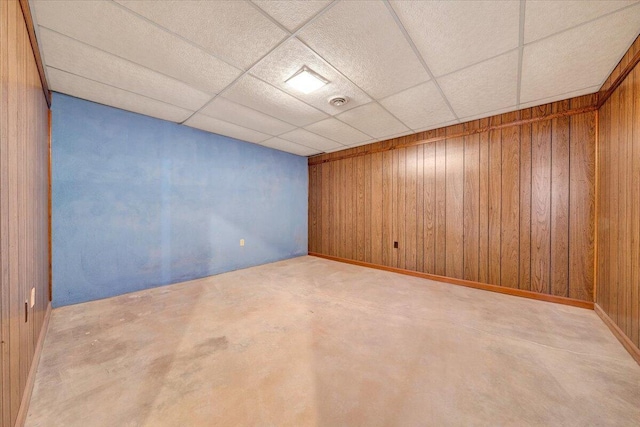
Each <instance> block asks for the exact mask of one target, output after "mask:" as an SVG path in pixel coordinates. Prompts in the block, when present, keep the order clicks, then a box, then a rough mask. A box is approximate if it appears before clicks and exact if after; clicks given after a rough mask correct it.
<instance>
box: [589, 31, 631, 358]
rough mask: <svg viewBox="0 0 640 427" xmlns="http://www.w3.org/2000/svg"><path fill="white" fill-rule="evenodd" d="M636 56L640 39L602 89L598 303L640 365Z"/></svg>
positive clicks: (599, 144)
mask: <svg viewBox="0 0 640 427" xmlns="http://www.w3.org/2000/svg"><path fill="white" fill-rule="evenodd" d="M639 56H640V39H638V40H636V42H635V43H634V44H633V45H632V46H631V48H630V49H629V51H628V52H627V54H626V55H625V56H624V58H623V59H622V60H621V61H620V63H619V64H618V66H617V67H616V69H615V70H614V72H613V73H612V74H611V77H609V79H608V80H607V82H606V83H605V85H604V86H603V87H602V90H601V96H602V97H603V103H602V106H601V107H600V110H599V113H598V114H599V142H598V160H599V161H598V187H599V191H598V245H597V251H598V262H597V281H598V292H597V298H596V303H597V304H598V305H599V306H600V308H601V309H602V310H603V311H604V312H605V313H606V314H607V315H608V316H609V318H610V319H611V320H612V321H613V322H614V323H615V324H616V325H617V326H618V328H619V331H620V332H621V333H622V334H624V335H625V336H626V337H627V338H628V339H629V340H630V342H631V343H632V344H633V346H635V349H636V355H637V356H636V357H637V358H638V362H639V363H640V350H638V349H639V348H640V67H639V66H637V65H636V64H637V61H638V57H639ZM611 89H614V90H613V91H611ZM608 92H609V93H610V96H609V97H608V98H606V96H608ZM632 354H633V352H632Z"/></svg>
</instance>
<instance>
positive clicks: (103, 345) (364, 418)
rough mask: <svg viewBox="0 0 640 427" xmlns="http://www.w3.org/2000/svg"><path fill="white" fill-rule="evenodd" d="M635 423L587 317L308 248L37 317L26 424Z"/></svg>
mask: <svg viewBox="0 0 640 427" xmlns="http://www.w3.org/2000/svg"><path fill="white" fill-rule="evenodd" d="M213 425H215V426H240V425H260V426H271V425H274V426H275V425H277V426H286V425H290V426H308V425H312V426H313V425H321V426H382V425H385V426H391V425H399V426H400V425H402V426H448V425H452V426H453V425H461V426H470V425H487V426H496V425H513V426H527V425H561V426H587V425H598V426H600V425H616V426H623V425H629V426H638V425H640V366H638V365H637V364H636V363H635V362H634V361H633V359H632V358H631V357H630V356H629V355H628V354H627V353H626V351H625V350H624V348H623V347H622V346H621V345H620V344H619V343H618V341H617V340H616V339H615V338H614V337H613V335H612V334H611V333H610V332H609V330H608V329H607V327H606V326H605V325H604V324H603V323H602V322H601V321H600V319H599V318H598V317H597V316H596V314H595V313H594V312H593V311H590V310H584V309H579V308H573V307H566V306H562V305H557V304H551V303H545V302H539V301H532V300H527V299H524V298H518V297H512V296H507V295H501V294H495V293H491V292H485V291H480V290H475V289H469V288H464V287H459V286H454V285H449V284H443V283H437V282H432V281H429V280H424V279H418V278H413V277H408V276H402V275H398V274H394V273H388V272H383V271H377V270H372V269H367V268H362V267H356V266H352V265H347V264H341V263H337V262H332V261H327V260H323V259H319V258H313V257H301V258H295V259H291V260H287V261H282V262H277V263H274V264H268V265H264V266H260V267H254V268H250V269H246V270H241V271H236V272H231V273H227V274H222V275H219V276H214V277H209V278H206V279H200V280H195V281H192V282H187V283H181V284H177V285H172V286H167V287H162V288H156V289H152V290H147V291H142V292H138V293H134V294H128V295H123V296H119V297H115V298H110V299H106V300H102V301H95V302H90V303H85V304H79V305H75V306H70V307H64V308H60V309H56V310H54V311H53V314H52V319H51V323H50V327H49V332H48V335H47V337H46V341H45V344H44V352H43V355H42V359H41V362H40V367H39V369H38V373H37V378H36V384H35V389H34V393H33V398H32V401H31V407H30V410H29V414H28V419H27V426H83V427H86V426H109V427H113V426H213Z"/></svg>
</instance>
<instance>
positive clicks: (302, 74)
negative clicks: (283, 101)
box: [285, 67, 329, 94]
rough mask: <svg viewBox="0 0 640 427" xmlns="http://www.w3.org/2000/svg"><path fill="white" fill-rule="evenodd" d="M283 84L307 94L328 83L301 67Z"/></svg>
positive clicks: (306, 68) (316, 74) (308, 69)
mask: <svg viewBox="0 0 640 427" xmlns="http://www.w3.org/2000/svg"><path fill="white" fill-rule="evenodd" d="M285 83H287V84H288V85H289V86H291V87H292V88H294V89H296V90H299V91H300V92H302V93H304V94H307V93H311V92H313V91H315V90H318V89H320V88H321V87H322V86H324V85H326V84H327V83H329V81H328V80H327V79H325V78H324V77H322V76H321V75H319V74H318V73H316V72H315V71H313V70H311V69H310V68H308V67H302V68H301V69H300V70H299V71H298V72H296V73H295V74H294V75H293V76H291V77H289V79H288V80H286V81H285Z"/></svg>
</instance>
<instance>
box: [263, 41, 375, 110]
mask: <svg viewBox="0 0 640 427" xmlns="http://www.w3.org/2000/svg"><path fill="white" fill-rule="evenodd" d="M303 65H306V66H307V67H309V68H311V69H312V70H313V71H315V72H316V73H318V74H320V75H321V76H322V77H324V78H325V79H327V80H329V83H328V84H327V85H325V86H323V87H321V88H320V89H318V90H316V91H314V92H311V93H309V94H304V93H302V92H300V91H297V90H295V89H294V88H292V87H291V86H289V85H288V84H286V83H285V81H286V80H287V79H289V78H290V77H291V76H292V75H294V74H295V73H296V72H297V71H298V70H300V68H302V66H303ZM250 72H251V74H253V75H255V76H257V77H259V78H261V79H262V80H264V81H267V82H269V83H271V84H272V85H274V86H276V87H278V88H280V89H282V90H283V91H285V92H287V93H289V94H291V95H293V96H296V97H298V98H300V99H302V100H304V101H305V102H306V103H308V104H311V105H313V106H314V107H316V108H318V109H320V110H322V111H324V112H325V113H328V114H332V115H333V114H337V113H340V112H342V111H344V110H345V108H353V107H357V106H358V105H361V104H366V103H368V102H371V98H369V97H368V96H367V94H365V93H364V92H363V91H362V90H361V89H360V88H358V87H357V86H356V85H354V84H353V83H351V82H350V81H349V80H348V79H346V78H345V77H343V76H342V75H341V74H340V73H338V72H337V71H336V70H335V69H334V68H333V67H331V66H330V65H329V64H327V63H326V62H325V61H324V60H323V59H322V58H320V57H318V55H316V54H315V53H314V52H313V51H312V50H311V49H309V48H308V47H307V46H305V45H304V43H302V42H301V41H300V40H298V39H296V38H293V39H291V40H288V41H287V42H285V43H283V44H282V46H280V47H278V48H277V49H276V50H274V51H273V52H272V53H271V54H269V55H268V56H267V57H266V58H265V59H263V60H262V61H260V62H259V63H258V64H257V65H256V66H255V67H253V68H252V69H251V71H250ZM338 95H339V96H346V97H348V98H349V103H348V104H346V105H345V106H344V107H342V108H337V107H334V106H333V105H330V104H329V102H328V101H329V99H331V98H333V97H335V96H338Z"/></svg>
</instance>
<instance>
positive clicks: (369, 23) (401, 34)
mask: <svg viewBox="0 0 640 427" xmlns="http://www.w3.org/2000/svg"><path fill="white" fill-rule="evenodd" d="M30 3H31V9H32V14H33V17H34V23H35V27H36V34H37V37H38V42H39V44H40V48H41V50H42V56H43V60H44V63H45V72H46V74H47V78H48V81H49V85H50V87H51V89H52V90H54V91H58V92H62V93H66V94H69V95H73V96H76V97H79V98H83V99H88V100H90V101H95V102H98V103H101V104H106V105H110V106H113V107H117V108H122V109H125V110H129V111H134V112H137V113H141V114H146V115H148V116H152V117H158V118H161V119H164V120H169V121H173V122H176V123H182V124H184V125H186V126H191V127H195V128H198V129H203V130H205V131H208V132H213V133H217V134H221V135H226V136H230V137H233V138H237V139H240V140H244V141H249V142H252V143H256V144H260V145H264V146H267V147H271V148H275V149H278V150H282V151H287V152H290V153H294V154H298V155H301V156H309V155H314V154H318V153H322V152H331V151H336V150H341V149H345V148H347V147H353V146H359V145H362V144H366V143H370V142H374V141H379V140H384V139H387V138H390V137H395V136H401V135H407V134H411V133H414V132H418V131H423V130H428V129H434V128H437V127H441V126H445V125H449V124H454V123H461V122H464V121H467V120H471V119H475V118H480V117H487V116H490V115H493V114H497V113H501V112H506V111H513V110H517V109H519V108H525V107H531V106H535V105H540V104H544V103H547V102H552V101H555V100H559V99H565V98H568V97H573V96H579V95H584V94H588V93H593V92H595V91H597V90H598V88H599V87H600V86H601V85H602V83H603V82H604V80H605V79H606V78H607V77H608V75H609V74H610V72H611V71H612V69H613V68H614V67H615V66H616V64H617V63H618V61H619V60H620V58H621V57H622V55H623V54H624V53H625V52H626V50H627V49H628V47H629V46H630V45H631V43H632V42H633V41H634V40H635V38H636V37H637V36H638V34H639V33H640V0H629V1H613V0H609V1H606V0H605V1H586V0H577V1H568V0H561V1H538V0H504V1H501V0H494V1H473V2H469V1H408V0H390V1H387V0H377V1H349V0H336V1H331V0H307V1H294V0H283V1H278V0H254V1H243V0H230V1H219V0H216V1H185V0H183V1H169V0H164V1H148V0H147V1H144V0H142V1H140V0H115V1H111V0H95V1H78V0H71V1H55V0H30ZM303 65H306V66H308V67H309V68H311V69H313V70H314V71H316V72H317V73H319V74H320V75H322V76H323V77H325V78H326V79H327V80H329V82H330V83H329V84H328V85H326V86H324V87H323V88H321V89H319V90H318V91H316V92H313V93H311V94H307V95H305V94H303V93H301V92H297V91H296V90H295V89H293V88H291V87H289V86H287V85H286V84H285V83H284V82H285V80H287V79H288V78H289V77H291V75H293V74H294V73H295V72H296V71H297V70H299V69H300V68H301V67H302V66H303ZM338 95H339V96H346V97H348V98H349V99H350V102H349V103H347V104H346V105H345V106H343V107H334V106H332V105H330V104H329V103H328V100H329V99H330V98H332V97H334V96H338Z"/></svg>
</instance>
